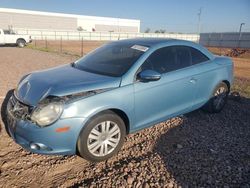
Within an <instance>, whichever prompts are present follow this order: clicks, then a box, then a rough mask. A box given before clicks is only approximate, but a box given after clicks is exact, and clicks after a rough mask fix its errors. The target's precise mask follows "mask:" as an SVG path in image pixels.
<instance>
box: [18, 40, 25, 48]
mask: <svg viewBox="0 0 250 188" xmlns="http://www.w3.org/2000/svg"><path fill="white" fill-rule="evenodd" d="M25 45H26V42H25V40H23V39H18V40H17V46H18V47H19V48H23V47H24V46H25Z"/></svg>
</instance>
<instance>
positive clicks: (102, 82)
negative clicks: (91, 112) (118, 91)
mask: <svg viewBox="0 0 250 188" xmlns="http://www.w3.org/2000/svg"><path fill="white" fill-rule="evenodd" d="M120 82H121V78H120V77H109V76H104V75H100V74H94V73H90V72H86V71H83V70H79V69H77V68H74V67H72V66H71V65H64V66H60V67H55V68H52V69H47V70H44V71H38V72H33V73H31V74H29V75H28V76H26V77H25V78H24V79H22V80H21V81H20V83H19V84H18V88H17V90H16V95H17V97H18V99H19V100H21V101H22V102H23V103H25V104H29V105H32V106H36V105H37V103H38V102H39V101H41V100H42V99H44V98H46V97H47V96H59V97H60V96H66V95H71V94H76V93H80V92H85V91H93V90H98V89H108V88H115V87H119V86H120Z"/></svg>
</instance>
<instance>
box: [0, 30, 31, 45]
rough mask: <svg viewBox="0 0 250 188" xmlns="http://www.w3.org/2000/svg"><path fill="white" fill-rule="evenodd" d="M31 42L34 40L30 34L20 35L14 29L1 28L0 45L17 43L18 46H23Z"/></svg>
mask: <svg viewBox="0 0 250 188" xmlns="http://www.w3.org/2000/svg"><path fill="white" fill-rule="evenodd" d="M30 42H32V40H31V36H29V35H19V34H16V33H15V32H13V31H12V30H4V29H0V45H6V44H16V45H17V46H18V47H20V48H23V47H24V46H25V45H27V44H28V43H30Z"/></svg>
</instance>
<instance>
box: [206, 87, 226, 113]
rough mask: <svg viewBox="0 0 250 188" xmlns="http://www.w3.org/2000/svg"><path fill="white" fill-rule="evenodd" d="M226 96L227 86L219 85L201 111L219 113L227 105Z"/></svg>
mask: <svg viewBox="0 0 250 188" xmlns="http://www.w3.org/2000/svg"><path fill="white" fill-rule="evenodd" d="M228 94H229V88H228V86H227V84H226V83H224V82H222V83H220V84H219V85H218V86H217V87H216V88H215V90H214V92H213V96H212V98H211V99H210V100H209V101H208V103H207V104H206V105H205V106H204V107H203V109H204V110H205V111H208V112H210V113H218V112H220V111H221V110H222V109H223V108H224V106H225V104H226V103H227V99H228Z"/></svg>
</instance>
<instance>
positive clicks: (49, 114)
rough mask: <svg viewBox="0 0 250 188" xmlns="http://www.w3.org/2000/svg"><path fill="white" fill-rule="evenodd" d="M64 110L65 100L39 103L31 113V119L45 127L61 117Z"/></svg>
mask: <svg viewBox="0 0 250 188" xmlns="http://www.w3.org/2000/svg"><path fill="white" fill-rule="evenodd" d="M62 111H63V102H60V101H58V102H50V103H47V104H41V105H39V106H38V107H37V108H36V109H35V110H34V111H33V112H32V114H31V120H32V121H34V122H35V123H37V124H38V125H39V126H40V127H45V126H47V125H50V124H52V123H54V122H55V121H56V120H58V119H59V117H60V116H61V114H62Z"/></svg>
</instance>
